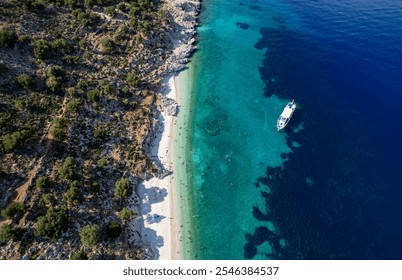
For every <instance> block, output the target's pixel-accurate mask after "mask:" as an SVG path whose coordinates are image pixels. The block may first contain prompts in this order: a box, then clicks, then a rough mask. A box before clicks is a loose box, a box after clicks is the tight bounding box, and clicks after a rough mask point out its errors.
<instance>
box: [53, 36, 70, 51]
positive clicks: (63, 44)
mask: <svg viewBox="0 0 402 280" xmlns="http://www.w3.org/2000/svg"><path fill="white" fill-rule="evenodd" d="M52 47H53V49H55V50H59V51H62V50H66V49H67V47H68V44H67V40H66V39H63V38H60V39H56V40H54V41H53V42H52Z"/></svg>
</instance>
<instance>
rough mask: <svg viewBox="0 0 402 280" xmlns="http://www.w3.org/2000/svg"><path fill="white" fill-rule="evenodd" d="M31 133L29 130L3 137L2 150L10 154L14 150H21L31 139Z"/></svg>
mask: <svg viewBox="0 0 402 280" xmlns="http://www.w3.org/2000/svg"><path fill="white" fill-rule="evenodd" d="M29 135H30V133H29V132H28V131H27V130H22V131H16V132H13V133H10V134H6V135H4V136H3V141H2V150H3V151H4V152H5V153H9V152H11V151H13V150H14V149H17V148H20V147H21V146H22V144H23V143H24V142H25V141H26V139H27V138H28V137H29Z"/></svg>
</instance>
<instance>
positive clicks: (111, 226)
mask: <svg viewBox="0 0 402 280" xmlns="http://www.w3.org/2000/svg"><path fill="white" fill-rule="evenodd" d="M120 234H121V226H120V225H119V224H118V223H117V222H115V221H111V222H109V223H108V224H107V226H106V235H107V236H108V237H109V238H112V239H114V238H117V237H119V236H120Z"/></svg>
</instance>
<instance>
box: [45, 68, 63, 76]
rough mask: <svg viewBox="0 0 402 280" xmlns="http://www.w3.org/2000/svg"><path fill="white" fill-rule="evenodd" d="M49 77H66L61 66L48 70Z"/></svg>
mask: <svg viewBox="0 0 402 280" xmlns="http://www.w3.org/2000/svg"><path fill="white" fill-rule="evenodd" d="M47 76H48V77H59V78H63V77H64V69H63V67H61V66H60V65H55V66H51V67H49V68H48V69H47Z"/></svg>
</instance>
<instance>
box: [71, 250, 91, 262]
mask: <svg viewBox="0 0 402 280" xmlns="http://www.w3.org/2000/svg"><path fill="white" fill-rule="evenodd" d="M87 259H88V255H87V254H86V253H85V252H83V251H78V252H75V253H74V254H72V255H71V257H70V260H87Z"/></svg>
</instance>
